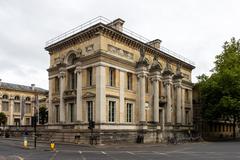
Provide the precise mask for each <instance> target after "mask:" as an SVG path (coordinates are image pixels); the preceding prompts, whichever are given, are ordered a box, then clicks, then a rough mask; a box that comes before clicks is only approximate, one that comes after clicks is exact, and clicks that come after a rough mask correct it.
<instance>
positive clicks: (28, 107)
mask: <svg viewBox="0 0 240 160" xmlns="http://www.w3.org/2000/svg"><path fill="white" fill-rule="evenodd" d="M26 113H31V104H29V103H27V104H26Z"/></svg>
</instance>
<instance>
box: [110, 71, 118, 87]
mask: <svg viewBox="0 0 240 160" xmlns="http://www.w3.org/2000/svg"><path fill="white" fill-rule="evenodd" d="M115 74H116V71H115V68H111V67H110V68H109V85H110V86H113V87H114V86H115Z"/></svg>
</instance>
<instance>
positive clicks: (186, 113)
mask: <svg viewBox="0 0 240 160" xmlns="http://www.w3.org/2000/svg"><path fill="white" fill-rule="evenodd" d="M185 124H189V111H186V112H185Z"/></svg>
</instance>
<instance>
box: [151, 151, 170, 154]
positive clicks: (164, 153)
mask: <svg viewBox="0 0 240 160" xmlns="http://www.w3.org/2000/svg"><path fill="white" fill-rule="evenodd" d="M153 153H155V154H161V155H167V153H162V152H156V151H153Z"/></svg>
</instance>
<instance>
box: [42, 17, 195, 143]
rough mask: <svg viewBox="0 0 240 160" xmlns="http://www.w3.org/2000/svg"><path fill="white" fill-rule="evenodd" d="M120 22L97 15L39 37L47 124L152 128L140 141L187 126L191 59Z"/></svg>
mask: <svg viewBox="0 0 240 160" xmlns="http://www.w3.org/2000/svg"><path fill="white" fill-rule="evenodd" d="M123 25H124V21H123V20H122V19H116V20H114V21H112V22H111V21H108V20H107V19H105V18H103V17H98V18H96V19H93V20H91V21H89V22H87V23H85V24H84V25H81V26H79V27H77V28H75V29H73V30H71V31H69V32H66V33H64V34H62V35H60V36H58V37H56V38H54V39H52V40H50V41H48V42H47V44H46V48H45V49H46V50H47V51H48V53H49V55H50V66H49V69H48V73H49V126H48V128H49V129H64V127H66V126H71V128H72V129H74V130H75V131H76V130H78V131H83V130H87V127H88V122H89V121H95V123H96V126H95V130H96V132H99V133H100V132H104V133H106V132H108V133H109V134H110V135H112V134H111V133H115V134H117V133H119V132H121V133H123V134H127V133H129V134H130V133H131V134H132V136H131V137H134V136H135V137H136V136H137V135H138V134H139V131H141V134H142V133H144V135H146V134H148V132H149V133H150V131H153V130H154V136H153V137H155V138H152V139H151V138H149V139H148V138H147V137H148V136H145V137H146V138H145V140H144V141H146V142H147V141H155V140H156V138H157V139H159V136H160V138H161V137H163V133H173V132H172V131H176V132H177V133H180V132H182V131H187V130H189V129H192V119H193V117H192V115H193V114H192V82H191V72H192V69H194V68H195V67H194V65H193V63H192V62H191V61H189V60H187V59H185V58H183V57H182V56H179V55H177V54H175V53H173V52H171V51H169V50H167V49H166V48H164V47H162V46H161V40H159V39H156V40H153V41H148V40H146V39H145V38H143V37H142V36H140V35H138V34H136V33H134V32H131V31H130V30H128V29H126V28H124V27H123ZM155 132H156V134H155ZM100 135H104V134H100ZM106 138H107V137H106ZM108 138H109V137H108ZM125 138H126V139H127V138H128V134H127V136H125ZM100 139H101V137H100Z"/></svg>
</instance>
